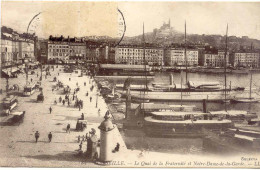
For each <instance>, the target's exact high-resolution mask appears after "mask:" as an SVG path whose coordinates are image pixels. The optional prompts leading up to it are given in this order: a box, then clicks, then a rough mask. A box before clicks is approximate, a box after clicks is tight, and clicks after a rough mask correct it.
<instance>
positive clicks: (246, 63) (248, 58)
mask: <svg viewBox="0 0 260 170" xmlns="http://www.w3.org/2000/svg"><path fill="white" fill-rule="evenodd" d="M231 63H232V66H234V67H241V66H242V67H247V68H257V67H259V53H257V52H253V51H247V52H246V51H243V52H242V51H241V52H234V53H232V55H231Z"/></svg>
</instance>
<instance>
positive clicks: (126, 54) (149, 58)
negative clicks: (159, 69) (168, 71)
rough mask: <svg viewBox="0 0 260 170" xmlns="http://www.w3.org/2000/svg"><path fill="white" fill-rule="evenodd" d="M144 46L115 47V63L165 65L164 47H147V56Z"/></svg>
mask: <svg viewBox="0 0 260 170" xmlns="http://www.w3.org/2000/svg"><path fill="white" fill-rule="evenodd" d="M143 50H144V49H143V48H142V47H131V46H119V47H116V48H115V63H116V64H130V65H143V64H144V63H146V64H148V65H151V66H152V65H164V49H163V48H156V47H146V48H145V57H144V51H143Z"/></svg>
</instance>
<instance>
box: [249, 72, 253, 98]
mask: <svg viewBox="0 0 260 170" xmlns="http://www.w3.org/2000/svg"><path fill="white" fill-rule="evenodd" d="M252 78H253V76H252V73H251V78H250V93H249V99H251V98H252Z"/></svg>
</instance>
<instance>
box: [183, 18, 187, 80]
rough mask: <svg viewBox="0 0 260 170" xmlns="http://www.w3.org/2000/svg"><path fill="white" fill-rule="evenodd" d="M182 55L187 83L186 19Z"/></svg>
mask: <svg viewBox="0 0 260 170" xmlns="http://www.w3.org/2000/svg"><path fill="white" fill-rule="evenodd" d="M184 39H185V40H184V56H185V65H186V84H187V83H188V66H187V62H188V61H187V50H186V20H185V35H184Z"/></svg>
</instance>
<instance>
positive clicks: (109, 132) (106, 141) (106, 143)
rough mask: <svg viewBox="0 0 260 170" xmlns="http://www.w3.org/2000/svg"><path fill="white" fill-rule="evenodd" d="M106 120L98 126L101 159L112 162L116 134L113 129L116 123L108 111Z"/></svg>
mask: <svg viewBox="0 0 260 170" xmlns="http://www.w3.org/2000/svg"><path fill="white" fill-rule="evenodd" d="M104 118H105V120H104V121H103V122H102V123H101V124H100V126H99V127H98V128H99V129H100V157H99V159H100V161H101V162H110V161H112V159H113V158H112V156H113V152H112V150H113V149H114V147H115V146H114V145H113V144H114V143H113V140H114V134H113V130H114V128H115V125H114V124H113V123H112V121H111V120H110V113H109V111H107V113H106V115H105V117H104Z"/></svg>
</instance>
